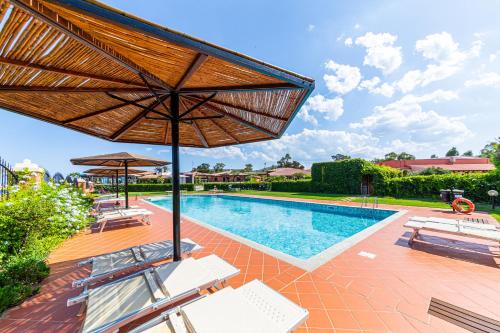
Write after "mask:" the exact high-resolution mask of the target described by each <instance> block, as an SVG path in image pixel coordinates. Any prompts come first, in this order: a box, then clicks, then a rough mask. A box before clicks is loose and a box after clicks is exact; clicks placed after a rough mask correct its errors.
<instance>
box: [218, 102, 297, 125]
mask: <svg viewBox="0 0 500 333" xmlns="http://www.w3.org/2000/svg"><path fill="white" fill-rule="evenodd" d="M213 103H215V104H218V105H222V106H227V107H230V108H233V109H236V110H241V111H245V112H249V113H253V114H257V115H259V116H264V117H268V118H273V119H276V120H281V121H287V120H288V119H287V118H285V117H280V116H275V115H272V114H268V113H265V112H260V111H255V110H252V109H249V108H246V107H244V106H239V105H233V104H229V103H226V102H223V101H218V100H211V101H210V102H209V104H213Z"/></svg>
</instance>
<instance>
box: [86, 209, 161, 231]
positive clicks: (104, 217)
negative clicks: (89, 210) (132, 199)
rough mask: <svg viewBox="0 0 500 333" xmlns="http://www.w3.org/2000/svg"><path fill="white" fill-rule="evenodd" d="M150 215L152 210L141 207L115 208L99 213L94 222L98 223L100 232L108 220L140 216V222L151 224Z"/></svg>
mask: <svg viewBox="0 0 500 333" xmlns="http://www.w3.org/2000/svg"><path fill="white" fill-rule="evenodd" d="M150 215H153V212H151V211H149V210H147V209H143V208H130V209H117V210H112V211H109V212H104V213H102V214H100V215H99V216H98V217H97V221H96V222H95V223H97V224H100V230H99V232H102V230H103V229H104V227H106V224H107V223H108V222H110V221H119V220H124V219H132V218H140V220H141V221H142V223H145V224H148V225H149V224H151V221H150V220H149V216H150Z"/></svg>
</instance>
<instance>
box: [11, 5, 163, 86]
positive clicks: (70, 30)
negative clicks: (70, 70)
mask: <svg viewBox="0 0 500 333" xmlns="http://www.w3.org/2000/svg"><path fill="white" fill-rule="evenodd" d="M9 1H10V2H11V3H13V4H14V5H15V6H17V7H19V8H21V9H22V10H23V11H26V12H28V13H29V14H30V15H32V16H33V17H35V18H36V19H38V20H40V21H43V22H45V23H46V24H48V25H49V26H51V27H53V28H55V29H57V30H59V31H61V32H62V33H64V34H65V35H67V36H70V37H71V38H72V39H74V40H76V41H78V42H80V43H82V44H84V45H85V46H87V47H88V48H90V49H92V50H94V51H96V52H98V53H99V54H101V55H102V56H104V57H106V58H108V59H110V60H112V61H113V62H115V63H117V64H119V65H121V66H122V67H124V68H126V69H128V70H129V71H131V72H132V73H135V74H141V75H145V76H147V77H148V78H150V79H151V80H152V81H153V82H155V83H156V84H157V85H159V86H161V87H165V88H167V89H168V90H172V87H171V86H170V85H169V84H168V83H166V82H164V81H163V80H161V79H159V78H157V77H156V76H154V75H153V74H151V73H149V72H148V71H146V70H145V69H144V68H142V67H140V66H139V65H137V64H136V63H134V62H133V61H131V60H130V59H127V58H126V57H124V56H122V55H121V54H119V53H117V52H116V51H115V50H113V49H112V48H111V47H110V46H109V45H106V44H105V43H102V42H100V41H98V40H96V38H94V37H93V36H92V35H91V34H89V33H88V32H85V31H83V29H81V28H79V27H78V26H76V25H74V24H73V23H71V22H69V21H68V20H66V19H65V18H63V17H62V16H60V15H59V14H57V13H55V12H54V11H52V10H51V9H49V8H48V7H46V6H44V5H43V4H42V3H41V2H40V1H37V0H30V1H29V3H30V4H29V5H28V4H26V3H24V1H23V0H9Z"/></svg>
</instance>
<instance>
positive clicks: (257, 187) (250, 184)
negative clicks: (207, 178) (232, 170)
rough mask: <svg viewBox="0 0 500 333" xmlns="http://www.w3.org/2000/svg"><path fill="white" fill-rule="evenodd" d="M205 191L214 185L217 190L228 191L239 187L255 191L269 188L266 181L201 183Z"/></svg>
mask: <svg viewBox="0 0 500 333" xmlns="http://www.w3.org/2000/svg"><path fill="white" fill-rule="evenodd" d="M200 185H203V187H204V190H205V191H210V190H211V189H213V188H214V187H217V189H219V190H223V191H229V190H230V188H233V189H234V188H239V189H241V190H255V191H267V190H269V184H268V183H254V182H244V183H203V184H200Z"/></svg>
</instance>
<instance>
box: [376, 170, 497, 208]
mask: <svg viewBox="0 0 500 333" xmlns="http://www.w3.org/2000/svg"><path fill="white" fill-rule="evenodd" d="M451 188H455V189H460V190H464V191H465V193H464V196H465V197H467V198H469V199H471V200H473V201H488V200H489V197H488V194H487V191H488V190H492V189H494V190H497V191H500V173H499V172H498V171H496V172H495V171H494V172H489V173H469V174H458V173H451V174H444V175H429V176H408V177H398V178H393V179H388V180H387V181H386V182H385V184H384V185H383V186H382V187H381V188H379V189H378V190H377V193H378V194H380V195H389V196H393V197H437V196H438V195H439V191H440V190H441V189H451Z"/></svg>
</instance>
